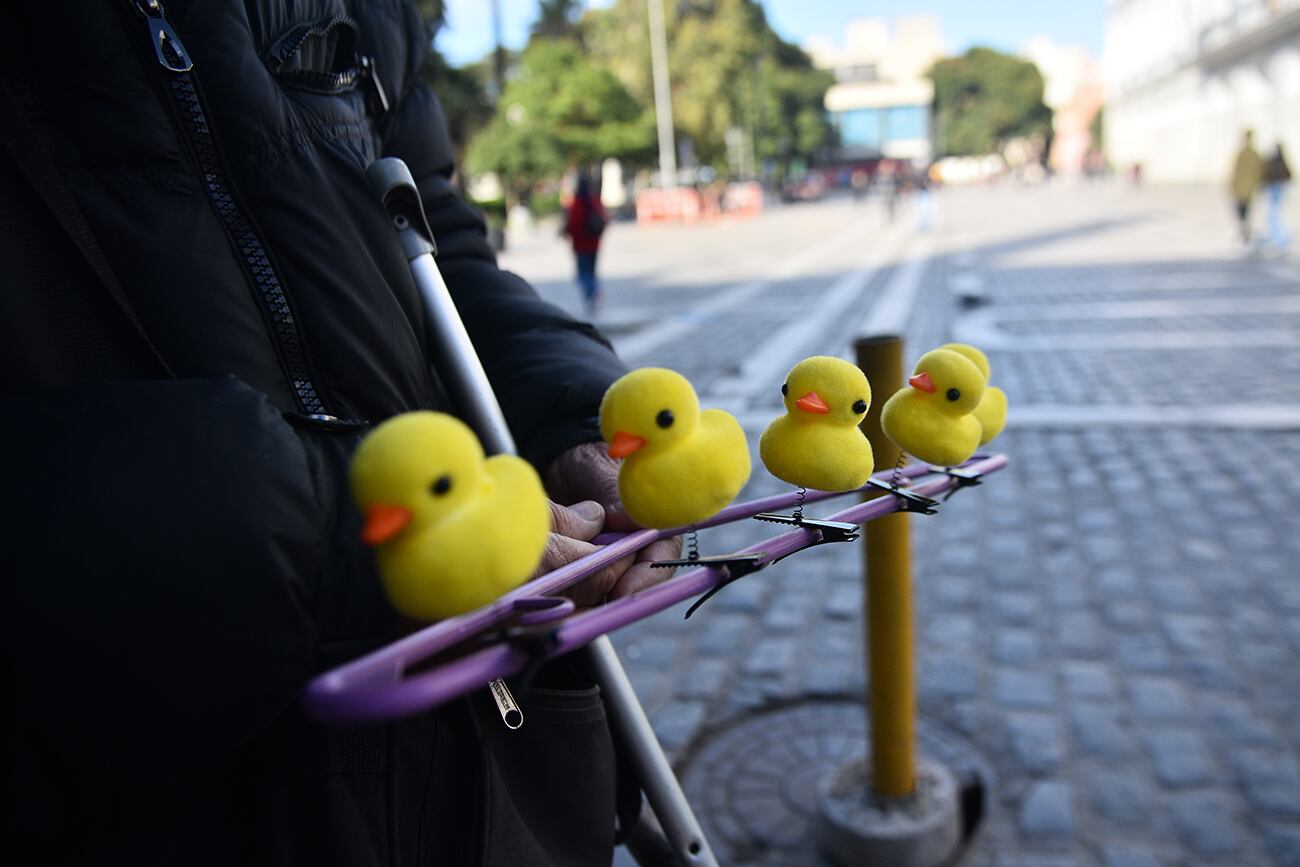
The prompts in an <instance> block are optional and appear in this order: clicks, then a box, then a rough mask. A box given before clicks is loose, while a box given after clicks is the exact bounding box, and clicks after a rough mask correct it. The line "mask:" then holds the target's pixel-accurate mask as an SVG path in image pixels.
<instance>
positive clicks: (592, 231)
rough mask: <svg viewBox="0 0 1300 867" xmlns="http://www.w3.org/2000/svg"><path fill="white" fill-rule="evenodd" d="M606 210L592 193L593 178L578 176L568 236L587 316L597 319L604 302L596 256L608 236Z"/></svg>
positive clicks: (567, 222) (568, 216)
mask: <svg viewBox="0 0 1300 867" xmlns="http://www.w3.org/2000/svg"><path fill="white" fill-rule="evenodd" d="M605 223H606V217H605V208H604V206H602V205H601V203H600V198H599V197H598V196H596V195H595V194H594V193H593V192H592V191H591V178H590V176H589V175H588V174H587V173H586V172H585V171H583V172H580V173H579V174H578V183H577V187H576V189H574V191H573V201H571V202H569V207H568V210H567V213H566V215H565V221H564V234H566V235H568V236H569V243H570V244H572V245H573V258H574V259H575V260H576V261H577V265H578V285H579V286H580V287H582V296H583V301H584V302H585V303H586V305H587V316H589V317H592V318H594V317H595V316H596V305H597V304H598V303H599V302H600V282H599V281H598V280H597V279H596V254H597V253H598V252H599V251H600V238H601V236H602V235H603V234H604V233H605Z"/></svg>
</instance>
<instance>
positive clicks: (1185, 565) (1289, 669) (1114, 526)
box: [503, 185, 1300, 867]
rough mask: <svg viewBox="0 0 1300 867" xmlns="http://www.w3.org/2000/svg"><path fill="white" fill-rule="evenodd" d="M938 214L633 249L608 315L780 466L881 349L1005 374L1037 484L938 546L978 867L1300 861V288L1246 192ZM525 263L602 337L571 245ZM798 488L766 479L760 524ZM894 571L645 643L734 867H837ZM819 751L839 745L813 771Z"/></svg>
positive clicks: (613, 261)
mask: <svg viewBox="0 0 1300 867" xmlns="http://www.w3.org/2000/svg"><path fill="white" fill-rule="evenodd" d="M1293 198H1294V197H1293ZM937 204H938V209H937V211H938V213H937V220H936V226H935V228H934V230H933V231H931V232H929V233H919V232H916V231H914V227H913V224H912V220H911V215H910V214H909V212H908V211H907V210H906V209H904V210H902V211H900V215H899V221H898V223H897V224H896V225H894V226H892V227H888V226H886V225H884V222H883V218H882V215H881V213H880V209H879V208H878V207H877V206H876V205H875V204H873V203H867V204H864V205H855V204H854V203H852V202H849V201H830V202H826V203H821V204H816V205H801V206H796V207H790V208H785V209H780V210H778V211H775V212H772V213H770V214H768V215H765V216H764V217H761V218H759V219H756V220H752V221H748V222H736V223H729V224H717V225H710V226H701V227H694V228H684V227H677V228H653V229H636V228H634V227H631V226H623V225H615V227H614V228H613V229H612V231H611V234H610V236H609V238H608V244H607V245H606V247H605V249H604V250H603V251H602V261H601V271H602V273H603V275H604V276H605V286H606V293H607V294H606V298H605V302H604V305H603V308H602V310H601V312H600V315H599V317H598V319H599V321H600V322H602V324H604V325H605V326H606V327H607V330H608V331H609V332H610V333H611V335H612V336H613V338H614V340H615V342H616V345H617V346H618V347H619V348H620V350H621V351H622V352H624V354H625V355H626V357H627V358H628V360H629V361H630V362H631V363H633V364H638V365H640V364H664V365H668V366H672V367H675V368H677V369H679V370H682V371H683V372H684V373H686V374H687V375H688V376H690V377H691V378H692V379H693V380H694V381H695V382H696V384H697V386H699V388H700V390H701V392H702V397H703V399H704V401H705V403H706V405H722V406H726V407H728V408H730V409H732V410H733V411H735V412H736V413H737V414H738V415H739V416H740V417H741V419H742V421H743V422H744V423H745V424H746V427H747V428H748V429H749V430H750V431H751V434H752V435H753V436H754V437H755V438H756V437H757V434H758V433H759V432H760V431H761V430H762V427H763V425H764V424H766V422H767V421H768V420H769V419H770V418H771V417H772V416H773V415H774V414H775V413H776V412H777V410H778V408H779V386H780V382H781V377H782V375H783V373H784V371H785V370H786V369H787V368H788V367H789V365H790V364H791V363H793V362H794V361H796V360H798V359H799V358H800V357H803V356H805V355H809V354H813V353H817V352H821V353H834V354H841V353H846V352H847V348H848V342H849V340H850V339H851V338H852V337H853V336H855V335H857V334H860V333H863V331H864V330H870V329H875V328H878V327H889V326H890V324H891V323H894V322H898V323H900V324H899V325H898V326H896V327H903V328H905V329H906V333H907V335H908V340H909V344H908V346H909V349H908V356H909V358H914V357H915V356H916V355H917V354H919V353H920V352H921V351H923V350H924V349H927V348H929V347H931V346H933V345H936V344H938V343H941V342H943V341H945V340H949V339H967V340H970V341H971V342H975V343H978V344H981V345H983V346H984V347H985V348H987V349H988V350H989V355H990V358H991V360H992V364H993V370H994V380H995V381H996V382H997V384H1000V385H1001V386H1002V387H1003V388H1004V389H1006V391H1007V392H1008V394H1009V396H1010V399H1011V401H1012V404H1013V406H1014V407H1015V411H1014V412H1013V415H1012V420H1011V424H1010V427H1009V429H1008V431H1007V433H1005V434H1004V435H1003V436H1002V438H1001V439H999V440H998V441H997V443H996V445H997V446H998V447H1000V448H1001V449H1002V450H1005V451H1006V452H1008V453H1009V454H1010V455H1011V458H1012V464H1011V466H1010V467H1009V468H1008V469H1007V470H1006V471H1004V472H1002V473H1000V474H998V475H997V476H995V477H993V478H991V479H990V480H989V482H988V483H987V484H985V485H984V486H982V487H980V488H976V489H974V490H970V491H963V492H961V493H960V494H959V495H958V496H956V497H955V498H954V499H953V500H952V501H951V502H950V503H948V504H946V505H945V507H944V508H943V510H942V512H941V513H940V514H938V515H936V516H933V517H926V518H922V517H914V518H913V519H912V521H913V526H914V529H913V541H914V545H915V564H914V580H915V593H916V611H917V638H918V647H917V655H918V670H919V672H918V673H919V694H920V706H921V712H922V715H923V718H924V720H925V725H926V726H927V727H929V729H930V731H931V733H934V732H938V733H939V735H940V736H948V735H950V736H951V737H952V738H954V739H958V740H962V741H965V742H967V743H969V744H970V745H972V746H973V748H974V750H975V751H977V753H978V754H979V756H980V757H982V760H983V761H984V762H986V763H987V766H988V768H990V769H991V771H992V773H993V775H994V777H995V782H994V785H993V803H992V804H991V805H990V810H989V815H988V817H987V819H986V821H985V823H984V826H983V828H982V830H981V832H980V836H979V837H978V838H977V840H976V843H975V845H974V847H973V849H972V850H971V851H970V852H969V853H968V855H967V861H966V863H971V864H1007V865H1044V867H1051V865H1058V864H1060V865H1065V864H1085V865H1091V864H1106V865H1121V864H1122V865H1148V864H1222V865H1241V864H1251V865H1255V864H1296V863H1300V771H1298V769H1297V752H1300V676H1298V674H1297V672H1300V665H1298V663H1300V577H1297V576H1300V567H1298V566H1297V565H1296V564H1297V562H1300V517H1298V510H1300V265H1297V263H1296V261H1295V260H1294V259H1290V258H1284V257H1275V256H1272V255H1264V254H1260V253H1246V252H1244V251H1242V250H1241V248H1240V245H1239V244H1238V243H1237V242H1236V241H1235V239H1234V227H1233V224H1232V222H1231V215H1230V213H1229V209H1228V206H1227V204H1226V202H1225V201H1224V199H1223V196H1222V193H1221V191H1220V190H1210V189H1199V190H1198V189H1160V188H1146V189H1140V190H1134V189H1131V188H1128V187H1124V186H1121V185H1099V186H1080V187H1074V188H1053V189H1041V188H1040V189H1019V188H1015V187H1011V186H1006V187H1001V188H995V189H979V190H949V191H945V192H944V193H943V194H941V195H940V196H939V197H938V202H937ZM1295 204H1296V203H1295V202H1293V203H1292V205H1293V207H1292V223H1291V225H1292V226H1293V227H1294V226H1300V214H1297V213H1296V210H1297V208H1296V207H1295ZM1257 216H1258V217H1259V219H1260V221H1261V222H1262V218H1263V214H1262V213H1260V214H1257ZM503 264H504V265H505V266H506V267H509V268H512V269H514V270H517V271H519V272H520V273H522V274H523V275H524V276H525V277H527V278H529V279H530V280H532V281H533V282H534V283H536V284H537V285H538V286H539V288H540V289H541V291H542V292H543V293H544V294H546V295H547V296H548V297H551V298H554V299H556V300H559V301H561V302H562V303H565V304H566V305H568V306H570V307H571V308H574V309H576V308H577V295H576V292H577V290H576V288H574V287H573V285H572V281H571V278H570V276H569V272H570V270H571V263H570V261H569V259H568V257H567V254H566V252H565V250H564V248H563V246H561V244H560V242H558V241H556V240H555V239H554V238H553V237H547V236H543V235H538V236H535V237H533V238H523V239H520V240H519V242H518V243H517V244H516V245H515V246H514V248H513V249H512V250H511V251H510V252H509V253H508V254H507V255H506V256H505V257H504V258H503ZM961 295H968V296H969V295H978V296H983V298H984V301H985V303H983V304H981V305H979V306H974V307H970V308H966V307H963V306H962V305H961V303H960V296H961ZM883 399H884V395H880V394H877V395H876V400H883ZM781 489H782V486H781V485H780V483H778V482H776V481H775V480H773V479H771V478H770V477H768V476H766V474H764V473H763V472H762V471H761V468H760V469H759V470H758V471H757V472H756V473H755V478H754V480H753V481H752V482H751V483H750V486H749V488H748V489H747V490H746V492H745V494H744V495H745V496H754V495H759V494H765V493H772V492H776V491H779V490H781ZM769 534H770V528H769V527H767V526H766V525H764V526H758V525H755V526H753V527H735V528H724V529H720V530H717V531H713V532H710V533H706V534H703V536H702V548H703V549H704V551H705V552H714V551H724V550H730V549H732V548H733V547H735V546H739V545H741V544H744V543H746V542H749V541H754V540H756V539H758V538H762V537H763V536H766V535H769ZM858 544H860V543H858ZM860 557H861V550H860V548H859V547H858V545H839V546H827V547H823V548H819V549H814V550H813V551H809V552H806V553H804V554H801V555H799V556H798V557H797V558H792V559H791V560H789V561H786V562H784V563H782V564H780V565H778V566H775V567H773V568H772V569H770V570H768V571H766V572H763V573H760V574H757V575H754V576H752V577H749V578H747V579H745V580H743V581H741V582H739V583H737V584H736V585H733V586H732V587H730V588H728V589H727V590H725V591H723V592H722V593H721V594H719V595H718V596H717V597H716V598H715V599H713V600H712V601H710V602H709V603H707V604H706V605H705V606H704V607H703V608H702V609H701V610H700V612H699V613H698V614H696V615H695V616H694V617H693V618H692V619H691V620H690V621H689V622H683V621H682V619H681V613H682V612H681V611H674V612H665V613H664V614H662V615H659V616H658V617H656V618H653V619H652V620H650V621H646V622H644V623H642V624H638V625H637V626H635V627H632V628H629V629H627V630H625V631H624V632H622V633H620V634H618V635H616V636H615V641H616V644H618V646H619V647H620V649H621V651H622V654H623V659H624V662H625V664H626V666H627V668H628V671H629V673H630V675H631V676H632V679H633V681H634V683H635V684H636V685H637V688H638V692H639V693H640V695H641V697H642V700H643V702H644V703H645V705H646V707H647V710H648V711H649V712H650V714H651V717H652V719H653V721H654V723H655V726H656V730H657V731H658V732H659V734H660V736H661V739H662V740H663V742H664V743H665V746H666V747H667V748H668V749H669V751H670V753H671V754H672V755H673V756H674V757H675V758H676V760H677V763H678V767H679V770H680V771H681V775H682V777H683V780H684V784H685V786H686V788H687V792H688V794H689V795H690V796H691V798H692V801H693V802H694V803H695V805H696V808H697V810H698V811H699V813H700V815H701V819H702V821H703V822H704V824H705V826H706V831H708V833H709V835H710V840H711V842H712V844H713V846H714V848H715V850H716V851H717V852H718V854H719V857H720V859H721V860H722V862H723V863H727V864H739V863H759V864H790V865H800V864H812V863H816V861H815V859H814V857H813V856H812V855H811V854H810V844H809V842H808V840H807V830H808V829H807V823H806V819H807V817H808V815H809V814H810V813H811V811H812V810H813V809H814V805H813V804H812V803H811V790H810V788H809V779H810V778H811V776H812V775H810V773H808V770H809V768H810V767H812V766H815V765H817V764H818V763H819V762H821V763H834V762H836V761H839V760H840V759H842V758H843V757H846V756H847V755H849V754H851V753H852V752H853V751H859V752H860V751H861V750H862V748H863V746H862V737H861V724H860V722H859V723H852V722H850V723H843V722H840V723H835V722H834V721H835V720H837V719H841V718H843V715H844V714H845V713H849V712H850V711H851V710H852V707H853V702H855V701H856V700H858V698H859V697H860V696H861V695H862V694H863V690H864V675H863V672H862V667H863V666H862V655H861V654H862V651H861V647H862V637H861V629H862V627H861V604H862V589H861V580H862V579H861V566H860V563H861V561H860ZM796 711H797V712H804V711H806V712H804V713H802V715H800V713H792V712H796ZM837 715H838V716H837ZM848 719H850V720H853V719H856V717H855V716H854V715H853V714H852V713H849V717H848ZM791 720H809V721H812V722H807V723H792V722H791ZM817 720H821V722H816V721H817ZM828 720H829V721H831V722H826V721H828ZM765 721H770V722H771V724H772V727H773V729H776V730H778V731H781V732H784V734H778V735H777V736H774V737H766V738H760V737H757V736H756V735H755V732H756V731H758V730H760V729H759V728H756V726H759V727H762V726H763V724H764V722H765ZM796 725H804V726H805V727H808V726H813V727H815V726H818V725H824V726H830V727H831V728H832V729H834V730H835V731H837V732H838V734H835V733H832V734H827V733H825V732H819V733H814V735H815V737H816V738H818V740H816V741H815V743H816V748H815V749H812V750H809V749H807V748H806V747H804V746H801V744H804V743H807V742H809V740H808V739H809V737H810V735H809V733H808V731H798V730H795V729H794V728H791V726H796ZM855 725H856V727H855ZM779 726H786V727H787V728H784V729H777V727H779ZM923 740H924V739H923ZM932 740H933V739H932ZM792 767H797V768H800V769H801V771H802V772H801V773H790V772H789V771H788V770H786V769H788V768H792Z"/></svg>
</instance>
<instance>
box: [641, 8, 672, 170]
mask: <svg viewBox="0 0 1300 867" xmlns="http://www.w3.org/2000/svg"><path fill="white" fill-rule="evenodd" d="M645 5H646V9H647V10H648V11H649V13H650V68H651V70H652V71H653V73H654V82H655V123H656V126H658V128H659V183H660V185H661V186H662V187H664V189H669V188H671V187H675V186H677V146H676V143H675V142H674V141H673V94H672V89H671V88H670V87H669V85H668V35H667V33H666V32H665V30H664V4H663V0H646V4H645Z"/></svg>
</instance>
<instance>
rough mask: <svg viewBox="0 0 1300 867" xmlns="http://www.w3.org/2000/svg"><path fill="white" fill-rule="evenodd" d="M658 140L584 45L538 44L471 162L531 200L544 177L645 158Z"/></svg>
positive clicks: (647, 121)
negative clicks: (606, 161) (612, 160)
mask: <svg viewBox="0 0 1300 867" xmlns="http://www.w3.org/2000/svg"><path fill="white" fill-rule="evenodd" d="M653 141H654V127H653V123H652V121H651V119H650V117H649V116H648V114H647V113H646V111H645V110H644V109H643V108H642V106H641V105H639V104H638V103H637V101H636V99H634V98H633V97H632V95H631V94H630V93H628V91H627V89H626V88H625V87H623V85H622V84H620V83H619V81H618V79H617V78H615V77H614V75H613V74H611V73H610V72H608V71H606V70H603V69H599V68H597V67H596V66H594V65H593V64H592V63H591V62H590V61H589V60H588V59H587V58H586V57H585V56H584V54H583V53H582V51H581V49H580V48H579V47H578V45H577V44H576V43H572V42H569V41H564V40H561V41H553V40H541V39H539V40H534V42H533V44H532V45H531V46H529V48H528V49H527V50H525V51H524V53H523V56H522V57H521V58H520V60H519V65H518V69H517V71H516V73H515V76H514V78H512V79H511V80H510V82H509V83H508V84H507V85H506V90H505V93H503V94H502V95H501V100H500V102H499V103H498V104H497V109H496V113H495V115H494V116H493V118H492V122H491V123H490V124H489V125H488V126H487V128H486V129H484V130H483V132H482V133H481V134H480V135H479V136H477V137H476V138H475V139H474V141H473V142H472V144H471V146H470V148H469V152H468V154H467V157H466V161H467V166H468V168H469V169H470V171H472V172H497V173H498V174H500V175H501V176H502V177H503V179H504V180H505V181H506V183H507V185H508V187H509V189H510V191H511V193H512V195H513V196H514V197H516V198H527V196H528V194H529V192H530V191H531V189H532V187H533V186H534V185H535V184H536V183H537V182H538V181H541V180H544V179H547V178H555V177H558V176H559V175H561V174H562V173H563V172H564V171H565V170H566V169H567V168H570V167H572V166H577V165H584V164H590V163H593V162H596V161H598V160H601V159H604V158H606V157H622V158H631V159H635V158H637V157H641V158H644V157H645V156H646V155H647V154H648V153H649V151H650V148H651V146H652V144H653Z"/></svg>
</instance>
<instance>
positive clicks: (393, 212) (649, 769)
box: [366, 157, 718, 867]
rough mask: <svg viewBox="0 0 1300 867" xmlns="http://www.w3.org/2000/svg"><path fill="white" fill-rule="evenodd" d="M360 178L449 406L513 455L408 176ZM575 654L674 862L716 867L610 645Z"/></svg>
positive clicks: (376, 168)
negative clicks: (417, 302)
mask: <svg viewBox="0 0 1300 867" xmlns="http://www.w3.org/2000/svg"><path fill="white" fill-rule="evenodd" d="M366 177H367V178H368V179H369V180H370V183H371V186H373V187H374V189H375V192H376V194H377V195H378V196H379V200H380V202H381V203H383V206H384V210H385V211H387V212H388V216H389V219H391V220H392V222H393V228H394V229H395V230H396V231H397V236H398V239H399V240H400V242H401V244H402V251H403V252H404V253H405V254H406V259H407V262H408V263H409V264H410V267H411V276H412V277H413V278H414V279H415V284H416V288H417V289H418V290H419V292H420V298H421V300H422V301H423V303H424V311H425V319H426V325H427V327H428V330H429V336H430V339H431V340H432V346H431V347H430V350H431V352H432V354H433V356H434V365H435V367H436V369H437V373H438V375H439V376H440V378H441V379H442V380H443V382H444V384H445V385H446V386H447V390H448V394H449V396H450V397H451V400H452V403H453V404H454V405H455V406H456V409H457V411H458V412H460V413H461V415H462V417H463V418H464V419H465V421H466V422H467V423H468V424H469V426H470V427H471V428H473V429H474V432H475V433H476V434H478V437H479V440H480V441H481V442H482V443H483V449H484V451H486V452H487V453H488V454H499V453H508V454H514V453H515V452H516V449H515V443H514V438H513V437H511V435H510V428H509V426H508V425H507V424H506V420H505V415H504V414H503V413H502V412H501V406H500V404H498V403H497V400H496V395H495V393H494V392H493V391H492V385H491V383H490V382H489V381H488V378H487V373H486V371H484V369H483V363H482V362H481V361H480V360H479V357H478V353H477V352H475V350H474V344H473V342H472V341H471V340H470V338H469V333H468V332H467V331H466V330H465V324H464V323H463V322H462V321H461V318H460V314H459V312H458V311H457V310H456V304H455V302H454V301H453V300H452V297H451V292H450V291H449V290H448V289H447V284H446V282H445V281H444V280H443V279H442V273H441V272H440V271H439V270H438V266H437V264H436V263H435V262H434V258H433V257H434V255H435V254H436V253H437V245H436V244H435V243H434V240H433V232H432V231H431V230H430V228H429V223H428V220H427V219H426V218H425V215H424V207H423V205H422V203H421V201H420V192H419V190H418V188H417V187H416V186H415V179H414V178H413V177H411V170H410V169H409V168H407V166H406V163H404V162H402V161H401V160H400V159H396V158H394V157H385V158H384V159H380V160H376V161H375V162H373V163H371V164H370V166H369V167H368V168H367V169H366ZM578 652H580V653H586V654H587V658H588V660H589V662H590V663H591V667H592V670H593V671H595V672H596V676H597V680H598V682H599V683H600V687H601V694H602V696H603V698H604V701H605V706H606V708H607V710H608V711H609V716H610V720H611V723H612V728H613V731H614V736H615V737H616V738H617V739H618V741H619V742H620V744H621V746H622V748H623V750H624V753H625V754H626V755H627V756H628V758H629V759H630V760H631V761H632V764H633V766H634V767H635V769H636V773H637V777H638V782H639V783H640V784H641V789H642V790H643V791H644V792H645V794H646V798H647V800H648V801H649V802H650V808H651V809H652V810H653V811H654V813H655V817H656V818H657V819H658V820H659V823H660V824H661V825H662V826H663V828H664V832H665V833H666V834H667V836H668V840H669V842H670V843H671V844H672V847H673V849H674V850H676V852H677V856H678V858H679V859H681V862H682V863H683V864H687V865H702V867H717V863H718V862H717V859H715V858H714V856H713V852H712V850H711V849H710V848H709V844H708V841H706V840H705V839H704V831H703V830H702V829H701V828H700V824H699V821H698V820H697V819H696V818H695V813H694V812H693V811H692V810H691V805H690V803H689V802H688V801H687V800H686V796H685V794H684V793H683V792H682V788H681V785H680V784H679V783H678V782H677V778H676V776H674V774H673V771H672V766H671V765H670V764H669V763H668V758H667V756H665V755H664V751H663V748H662V747H661V746H660V745H659V741H658V739H657V738H656V737H655V735H654V730H653V729H652V728H651V727H650V722H649V720H647V719H646V715H645V710H644V709H642V707H641V703H640V702H639V701H638V700H637V697H636V692H635V691H634V690H633V688H632V684H631V682H630V681H629V680H628V679H627V674H626V672H624V670H623V666H622V664H621V663H620V662H619V659H618V655H617V654H616V653H615V651H614V645H613V644H611V643H610V640H609V638H607V637H606V636H603V635H602V636H600V637H599V638H597V639H595V640H594V641H592V642H591V644H589V645H588V646H587V647H586V648H584V649H583V650H582V651H578Z"/></svg>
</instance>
